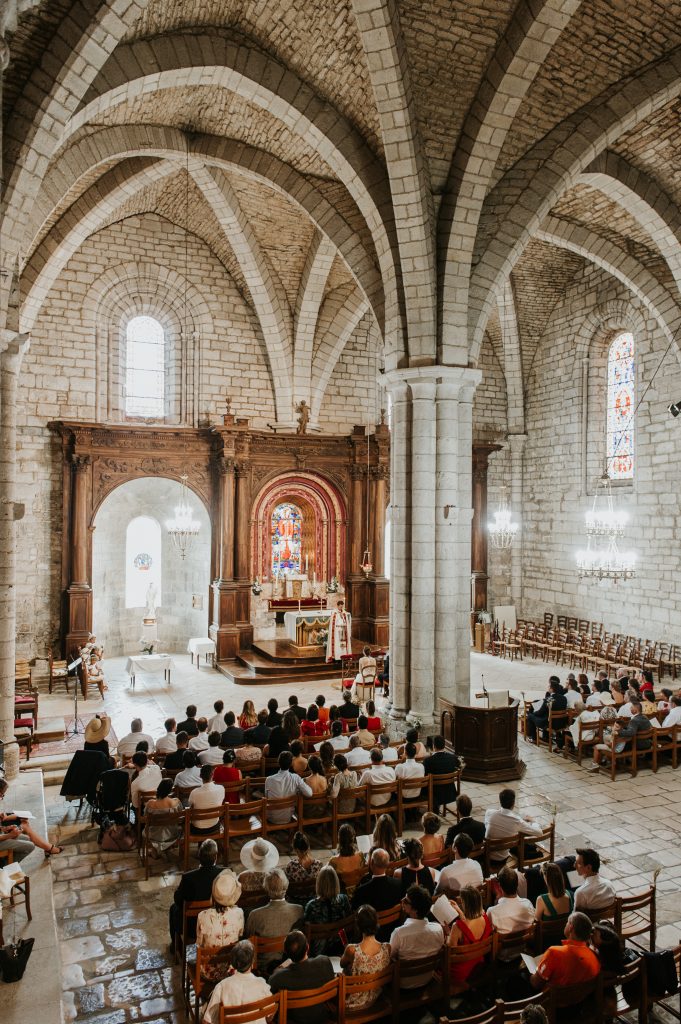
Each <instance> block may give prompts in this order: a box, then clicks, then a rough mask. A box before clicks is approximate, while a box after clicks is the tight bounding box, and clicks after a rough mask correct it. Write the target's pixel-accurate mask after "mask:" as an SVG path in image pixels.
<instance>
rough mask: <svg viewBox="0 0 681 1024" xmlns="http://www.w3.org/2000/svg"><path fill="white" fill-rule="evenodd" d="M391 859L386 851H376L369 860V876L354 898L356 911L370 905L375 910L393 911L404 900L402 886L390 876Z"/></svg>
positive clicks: (361, 884) (353, 904)
mask: <svg viewBox="0 0 681 1024" xmlns="http://www.w3.org/2000/svg"><path fill="white" fill-rule="evenodd" d="M389 865H390V857H389V856H388V854H387V852H386V851H385V850H378V849H377V850H374V851H373V853H372V854H371V858H370V860H369V872H370V873H369V875H367V876H366V877H365V878H363V879H362V881H361V882H360V883H359V885H358V886H357V888H356V889H355V892H354V895H353V897H352V906H353V908H354V909H355V910H356V909H357V908H358V907H361V906H362V905H363V904H365V903H366V904H368V905H369V906H370V907H373V908H374V910H378V911H381V910H392V908H393V907H396V906H397V904H398V903H399V902H400V900H401V899H402V885H401V883H400V882H399V881H398V880H397V879H396V878H391V877H390V875H389V874H388V867H389Z"/></svg>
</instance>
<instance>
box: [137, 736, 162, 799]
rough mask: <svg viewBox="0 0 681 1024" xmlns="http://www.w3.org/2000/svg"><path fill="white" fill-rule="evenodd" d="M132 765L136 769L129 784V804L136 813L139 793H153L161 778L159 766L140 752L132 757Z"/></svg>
mask: <svg viewBox="0 0 681 1024" xmlns="http://www.w3.org/2000/svg"><path fill="white" fill-rule="evenodd" d="M132 763H133V764H134V766H135V768H136V769H137V774H136V775H135V777H134V778H133V780H132V782H131V783H130V802H131V803H132V806H133V807H134V808H135V810H136V811H138V810H139V806H140V793H151V792H154V793H155V792H156V789H157V787H158V784H159V782H160V781H161V779H162V778H163V776H162V774H161V769H160V768H159V766H158V765H157V764H154V762H153V761H150V760H149V758H148V757H147V755H146V754H145V753H144V752H143V751H141V750H138V751H137V752H136V753H134V754H133V755H132Z"/></svg>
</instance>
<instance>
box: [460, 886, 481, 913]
mask: <svg viewBox="0 0 681 1024" xmlns="http://www.w3.org/2000/svg"><path fill="white" fill-rule="evenodd" d="M459 902H460V903H461V909H462V911H463V916H464V917H465V918H466V920H467V921H473V920H475V918H476V917H482V896H481V895H480V891H479V890H478V889H476V888H475V886H474V885H464V887H463V889H462V890H461V892H460V893H459Z"/></svg>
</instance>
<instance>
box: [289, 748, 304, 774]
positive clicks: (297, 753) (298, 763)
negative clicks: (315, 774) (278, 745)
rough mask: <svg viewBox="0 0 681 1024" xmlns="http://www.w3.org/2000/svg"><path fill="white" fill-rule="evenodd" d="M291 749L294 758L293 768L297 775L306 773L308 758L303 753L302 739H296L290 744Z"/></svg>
mask: <svg viewBox="0 0 681 1024" xmlns="http://www.w3.org/2000/svg"><path fill="white" fill-rule="evenodd" d="M289 750H290V751H291V756H292V758H293V760H292V761H291V770H292V771H294V772H295V773H296V775H304V774H305V772H306V771H307V758H306V757H305V754H304V753H303V744H302V741H301V740H294V741H293V743H291V745H290V746H289Z"/></svg>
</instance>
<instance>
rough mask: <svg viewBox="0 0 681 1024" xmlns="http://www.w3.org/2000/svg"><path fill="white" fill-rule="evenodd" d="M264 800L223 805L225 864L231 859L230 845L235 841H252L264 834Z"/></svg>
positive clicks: (262, 798)
mask: <svg viewBox="0 0 681 1024" xmlns="http://www.w3.org/2000/svg"><path fill="white" fill-rule="evenodd" d="M265 804H266V800H265V799H264V797H261V798H260V799H259V800H248V801H246V802H245V803H242V804H228V803H225V804H223V805H222V806H223V808H224V810H223V821H224V824H225V827H224V830H223V836H222V842H223V849H224V857H225V864H229V861H230V858H231V853H232V851H231V844H232V843H233V841H234V840H235V839H245V840H248V839H254V838H255V837H256V836H262V835H264V834H265V824H264V823H265Z"/></svg>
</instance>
